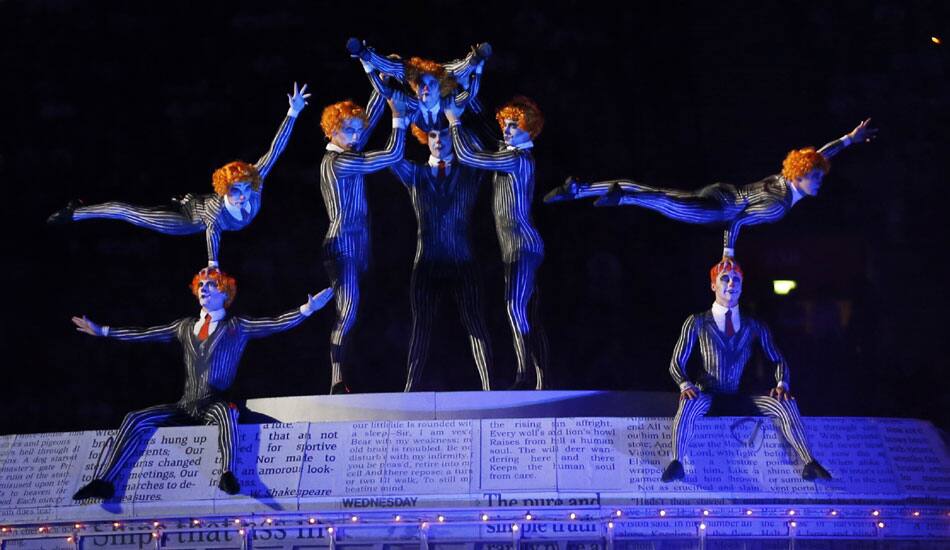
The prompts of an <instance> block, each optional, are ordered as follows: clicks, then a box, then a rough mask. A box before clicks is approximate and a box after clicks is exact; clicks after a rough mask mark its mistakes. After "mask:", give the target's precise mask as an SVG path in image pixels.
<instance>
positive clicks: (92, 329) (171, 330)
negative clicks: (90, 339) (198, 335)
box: [72, 315, 182, 342]
mask: <svg viewBox="0 0 950 550" xmlns="http://www.w3.org/2000/svg"><path fill="white" fill-rule="evenodd" d="M72 321H73V324H74V325H76V330H77V331H79V332H83V333H85V334H89V335H91V336H108V337H110V338H116V339H118V340H126V341H129V342H156V341H157V342H165V341H168V340H172V339H174V338H175V335H176V334H177V333H178V327H179V325H181V323H182V319H179V320H177V321H172V322H171V323H168V324H167V325H159V326H155V327H148V328H113V327H108V326H104V325H98V324H96V323H95V322H93V321H92V319H89V318H88V317H86V316H85V315H83V316H82V317H73V318H72Z"/></svg>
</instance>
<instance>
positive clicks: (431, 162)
mask: <svg viewBox="0 0 950 550" xmlns="http://www.w3.org/2000/svg"><path fill="white" fill-rule="evenodd" d="M440 160H441V161H445V166H446V167H449V166H452V163H453V162H455V155H450V156H449V157H448V158H444V159H440V158H436V157H434V156H432V155H429V166H431V167H432V168H438V167H439V161H440Z"/></svg>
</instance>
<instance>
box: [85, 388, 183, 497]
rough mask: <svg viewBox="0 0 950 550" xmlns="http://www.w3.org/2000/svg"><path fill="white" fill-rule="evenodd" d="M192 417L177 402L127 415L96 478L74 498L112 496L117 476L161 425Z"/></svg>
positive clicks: (179, 422) (103, 459)
mask: <svg viewBox="0 0 950 550" xmlns="http://www.w3.org/2000/svg"><path fill="white" fill-rule="evenodd" d="M189 420H190V418H189V417H188V415H187V414H185V413H184V412H182V411H181V410H180V409H179V408H178V407H177V406H176V405H156V406H154V407H149V408H147V409H143V410H141V411H135V412H130V413H129V414H127V415H125V418H124V419H123V420H122V425H121V426H120V427H119V432H118V433H117V434H116V435H115V438H114V439H112V440H111V447H108V448H103V450H102V453H103V454H100V455H99V464H98V466H97V467H96V471H95V472H93V480H92V481H91V482H89V483H88V484H86V485H84V486H83V487H82V488H80V489H79V490H78V491H76V494H74V495H73V499H74V500H83V499H86V498H111V497H112V495H113V494H114V492H115V486H114V483H115V479H116V475H117V474H118V473H119V472H120V471H121V470H122V468H124V467H125V466H126V465H127V464H128V462H129V460H131V459H132V458H134V457H135V453H136V452H137V447H138V446H139V444H140V443H141V442H142V441H143V440H147V439H148V438H149V437H151V435H152V433H154V432H155V429H156V428H158V427H159V426H169V425H178V424H183V423H187V422H188V421H189Z"/></svg>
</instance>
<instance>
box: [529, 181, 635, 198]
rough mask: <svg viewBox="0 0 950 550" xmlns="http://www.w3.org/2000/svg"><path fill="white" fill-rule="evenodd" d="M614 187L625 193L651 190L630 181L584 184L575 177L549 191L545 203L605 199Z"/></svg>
mask: <svg viewBox="0 0 950 550" xmlns="http://www.w3.org/2000/svg"><path fill="white" fill-rule="evenodd" d="M614 186H617V187H619V188H620V189H621V190H622V191H624V192H634V191H640V190H644V189H649V188H648V187H646V186H645V185H641V184H639V183H636V182H634V181H630V180H609V181H595V182H593V183H582V182H579V181H577V180H576V179H574V177H569V178H567V180H565V181H564V185H561V186H559V187H555V188H554V189H552V190H551V191H549V192H548V194H547V195H545V196H544V202H545V203H547V204H550V203H552V202H563V201H571V200H578V199H586V198H590V197H603V196H604V195H606V194H607V193H608V192H609V191H610V189H611V188H612V187H614Z"/></svg>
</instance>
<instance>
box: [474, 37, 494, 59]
mask: <svg viewBox="0 0 950 550" xmlns="http://www.w3.org/2000/svg"><path fill="white" fill-rule="evenodd" d="M472 53H474V54H475V56H474V57H475V62H476V63H479V62H481V61H484V60H486V59H488V58H489V57H491V53H492V49H491V44H489V43H488V42H482V43H481V44H479V45H477V46H472Z"/></svg>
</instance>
